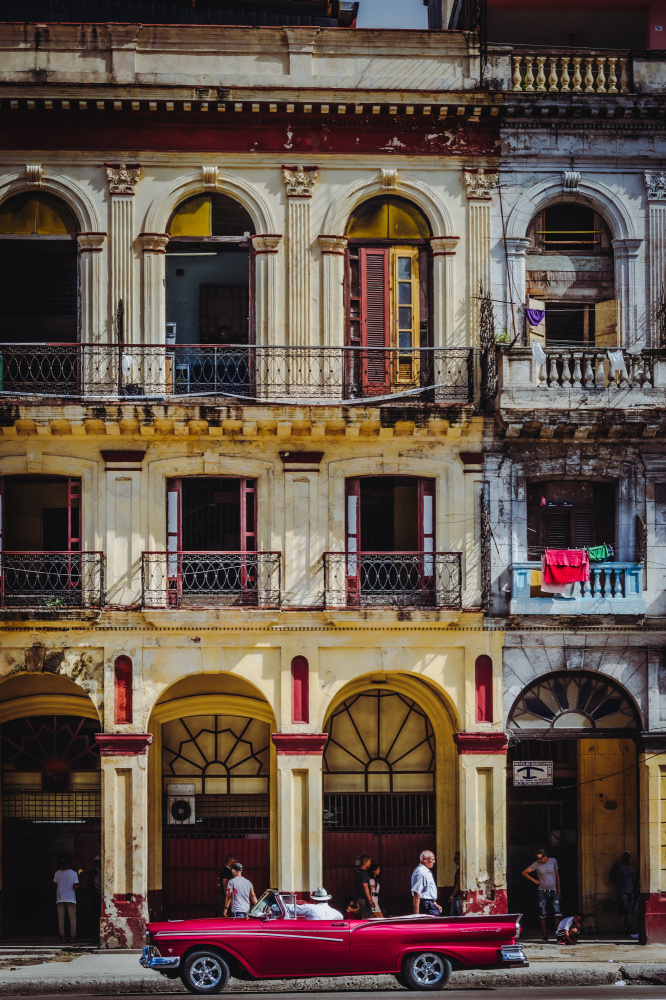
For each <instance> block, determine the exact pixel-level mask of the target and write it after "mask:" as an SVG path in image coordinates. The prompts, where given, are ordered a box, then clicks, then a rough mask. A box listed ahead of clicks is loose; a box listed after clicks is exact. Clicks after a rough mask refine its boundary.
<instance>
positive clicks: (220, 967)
mask: <svg viewBox="0 0 666 1000" xmlns="http://www.w3.org/2000/svg"><path fill="white" fill-rule="evenodd" d="M180 978H181V979H182V980H183V985H184V986H185V987H186V989H188V990H189V991H190V993H199V994H204V995H205V994H207V993H211V994H212V993H219V992H220V991H221V990H223V989H224V987H225V986H226V985H227V982H228V981H229V966H228V965H227V963H226V962H225V961H224V959H223V958H222V957H221V956H220V955H218V954H217V952H215V951H193V952H192V954H191V955H188V956H187V958H186V959H185V963H184V965H183V971H182V973H181V976H180Z"/></svg>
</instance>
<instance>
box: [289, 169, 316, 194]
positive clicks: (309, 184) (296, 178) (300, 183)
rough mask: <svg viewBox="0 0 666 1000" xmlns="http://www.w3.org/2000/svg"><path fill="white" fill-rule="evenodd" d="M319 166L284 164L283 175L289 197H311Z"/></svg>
mask: <svg viewBox="0 0 666 1000" xmlns="http://www.w3.org/2000/svg"><path fill="white" fill-rule="evenodd" d="M318 173H319V167H302V166H300V164H299V165H298V166H288V165H287V164H283V166H282V176H283V177H284V183H285V187H286V189H287V197H288V198H311V197H312V188H313V187H314V185H315V181H316V180H317V175H318Z"/></svg>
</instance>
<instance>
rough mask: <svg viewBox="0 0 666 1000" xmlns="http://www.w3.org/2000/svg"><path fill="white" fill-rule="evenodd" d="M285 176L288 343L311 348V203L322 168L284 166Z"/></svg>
mask: <svg viewBox="0 0 666 1000" xmlns="http://www.w3.org/2000/svg"><path fill="white" fill-rule="evenodd" d="M282 172H283V176H284V183H285V187H286V191H287V198H288V201H289V210H288V230H289V234H288V255H287V266H288V276H287V286H288V289H289V292H288V295H289V327H288V337H287V340H288V343H290V344H298V345H308V344H311V343H312V340H311V321H312V311H311V305H310V303H311V280H310V279H311V267H312V261H311V252H310V251H311V248H310V199H311V198H312V188H313V187H314V184H315V181H316V180H317V173H318V168H317V167H301V166H294V167H288V166H284V167H283V168H282Z"/></svg>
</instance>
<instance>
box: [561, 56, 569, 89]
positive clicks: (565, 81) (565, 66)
mask: <svg viewBox="0 0 666 1000" xmlns="http://www.w3.org/2000/svg"><path fill="white" fill-rule="evenodd" d="M570 82H571V79H570V77H569V56H562V71H561V73H560V90H561V91H562V93H563V94H568V93H569V92H570V90H571V87H570V86H569V83H570Z"/></svg>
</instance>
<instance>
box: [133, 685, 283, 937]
mask: <svg viewBox="0 0 666 1000" xmlns="http://www.w3.org/2000/svg"><path fill="white" fill-rule="evenodd" d="M222 689H224V693H222ZM204 692H205V693H204ZM150 728H151V731H152V732H153V735H154V741H155V742H154V745H153V752H152V755H151V763H150V766H151V794H150V809H151V813H152V816H151V831H152V834H153V838H154V840H153V843H152V844H151V887H152V891H151V913H158V912H159V913H161V914H162V916H163V917H164V918H165V919H182V918H191V917H206V916H216V915H219V914H220V913H221V906H220V898H219V885H218V876H219V873H220V871H221V870H222V868H223V867H224V865H225V858H226V857H227V855H229V854H233V855H234V856H235V857H236V858H237V859H238V860H239V861H241V862H242V864H243V866H244V870H245V874H246V875H247V877H248V878H249V879H250V880H251V881H252V883H253V884H254V886H255V890H256V891H257V892H258V893H260V892H262V891H263V890H264V889H265V888H267V887H268V885H269V884H270V838H271V829H272V827H273V825H274V819H273V817H274V807H273V803H272V800H271V794H272V785H273V783H272V781H271V772H272V770H273V768H274V755H273V751H272V747H271V740H270V734H271V731H274V729H275V724H274V720H273V715H272V712H271V710H270V707H269V706H268V704H267V702H266V701H265V700H263V699H262V698H261V695H260V694H259V693H258V691H257V690H256V689H255V688H254V687H253V686H252V685H251V684H249V683H248V682H246V681H243V680H241V679H240V678H236V677H233V676H231V675H218V676H215V677H209V676H206V677H202V676H196V677H192V678H187V679H185V680H182V681H179V682H177V683H176V684H174V685H173V686H172V687H171V688H169V689H167V691H166V692H165V693H164V694H163V695H162V698H160V700H159V702H158V704H157V705H156V707H155V709H154V710H153V714H152V718H151V726H150Z"/></svg>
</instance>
